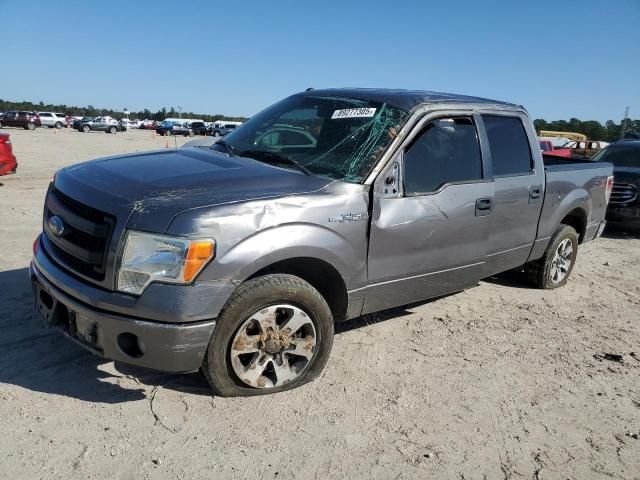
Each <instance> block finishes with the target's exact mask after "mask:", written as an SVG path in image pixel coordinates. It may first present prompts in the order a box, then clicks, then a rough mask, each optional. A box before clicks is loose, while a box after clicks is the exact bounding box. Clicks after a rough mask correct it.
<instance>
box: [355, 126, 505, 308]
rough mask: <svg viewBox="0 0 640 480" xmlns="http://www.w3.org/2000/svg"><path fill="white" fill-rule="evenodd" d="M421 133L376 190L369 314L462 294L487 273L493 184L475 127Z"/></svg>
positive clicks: (426, 128)
mask: <svg viewBox="0 0 640 480" xmlns="http://www.w3.org/2000/svg"><path fill="white" fill-rule="evenodd" d="M417 128H419V132H418V134H417V135H416V136H415V137H413V139H411V140H409V143H408V144H407V145H406V146H405V148H404V149H403V152H402V154H401V155H399V156H398V157H397V159H396V160H395V161H394V162H392V164H391V165H390V166H389V167H388V168H387V170H386V171H383V173H382V174H381V175H380V176H379V177H378V179H377V180H376V182H377V184H376V185H374V192H375V194H374V203H373V211H372V219H371V233H370V245H369V259H368V279H369V286H368V287H367V289H366V296H365V308H364V313H367V312H373V311H377V310H382V309H385V308H390V307H394V306H398V305H405V304H408V303H411V302H416V301H420V300H424V299H427V298H432V297H436V296H439V295H443V294H446V293H451V292H455V291H459V290H462V289H464V288H466V287H468V286H471V285H474V284H475V283H477V282H478V280H479V279H480V278H481V274H482V272H483V269H484V261H485V255H486V247H487V239H488V235H489V219H490V218H491V214H492V210H493V194H494V184H493V180H492V179H491V178H490V177H489V176H487V175H486V174H485V171H484V169H483V160H482V155H481V149H480V142H479V139H478V132H477V128H476V121H475V119H474V117H473V116H472V115H468V116H457V115H456V116H450V117H438V118H432V119H429V120H426V121H425V122H423V123H422V124H421V126H419V127H417ZM396 178H397V181H396V180H395V179H396Z"/></svg>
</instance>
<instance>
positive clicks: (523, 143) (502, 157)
mask: <svg viewBox="0 0 640 480" xmlns="http://www.w3.org/2000/svg"><path fill="white" fill-rule="evenodd" d="M482 120H483V121H484V126H485V128H486V129H487V137H489V148H490V149H491V159H492V161H493V174H494V175H497V176H499V175H526V174H528V173H531V170H532V169H533V158H532V157H531V149H530V148H529V139H528V138H527V132H526V131H525V129H524V125H522V121H521V120H520V119H519V118H518V117H502V116H498V115H482Z"/></svg>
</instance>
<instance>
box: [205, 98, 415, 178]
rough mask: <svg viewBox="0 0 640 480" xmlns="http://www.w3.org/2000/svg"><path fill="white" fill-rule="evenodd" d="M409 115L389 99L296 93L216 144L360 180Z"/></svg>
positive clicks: (322, 173)
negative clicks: (389, 102) (378, 100)
mask: <svg viewBox="0 0 640 480" xmlns="http://www.w3.org/2000/svg"><path fill="white" fill-rule="evenodd" d="M407 115H408V112H406V111H404V110H401V109H398V108H396V107H393V106H390V105H388V104H386V103H379V102H372V101H367V100H359V99H354V98H344V97H324V96H313V95H294V96H292V97H289V98H286V99H284V100H282V101H281V102H278V103H276V104H275V105H273V106H271V107H269V108H267V109H266V110H264V111H262V112H260V113H259V114H258V115H256V116H254V117H253V118H251V119H250V120H248V121H247V122H246V123H244V124H243V125H242V126H239V127H238V128H237V129H235V130H234V131H233V132H232V133H230V134H229V135H227V136H226V137H225V139H224V143H223V144H221V145H217V146H216V144H214V145H213V146H212V147H211V148H213V149H215V150H218V151H223V152H227V153H229V152H231V153H232V154H234V155H238V156H243V154H244V155H245V156H248V157H251V158H256V159H258V160H262V161H269V162H270V163H272V162H273V163H276V164H278V166H282V167H285V168H294V167H292V165H295V164H298V165H301V166H302V167H305V168H306V170H308V171H309V172H311V173H312V174H314V175H320V176H325V177H329V178H333V179H337V180H343V181H345V182H352V183H360V182H362V181H363V180H364V179H365V178H366V176H367V175H368V174H369V172H370V171H371V169H372V168H373V166H374V165H375V163H376V162H377V161H378V159H379V158H380V156H381V155H382V153H383V152H384V151H385V150H386V148H387V147H388V145H389V143H391V141H392V140H393V139H394V138H395V136H396V135H397V134H398V132H399V131H400V129H401V127H402V125H403V123H404V121H405V120H406V118H407ZM264 152H268V154H265V153H264ZM283 157H285V158H283ZM278 158H280V159H281V160H283V161H282V162H278Z"/></svg>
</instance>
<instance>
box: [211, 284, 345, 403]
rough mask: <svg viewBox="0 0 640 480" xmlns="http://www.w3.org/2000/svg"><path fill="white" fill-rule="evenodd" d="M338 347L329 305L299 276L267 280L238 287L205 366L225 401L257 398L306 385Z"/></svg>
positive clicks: (212, 339) (222, 316) (218, 327)
mask: <svg viewBox="0 0 640 480" xmlns="http://www.w3.org/2000/svg"><path fill="white" fill-rule="evenodd" d="M332 345H333V317H332V315H331V310H330V309H329V306H328V305H327V302H326V300H325V299H324V298H323V297H322V295H320V293H319V292H318V291H317V290H316V289H315V288H313V287H312V286H311V285H310V284H309V283H307V282H305V281H304V280H302V279H301V278H299V277H295V276H293V275H265V276H263V277H258V278H255V279H252V280H249V281H247V282H246V283H244V284H242V285H241V286H240V287H238V290H236V292H234V294H233V295H232V297H231V298H230V299H229V301H228V302H227V304H226V305H225V307H224V309H223V311H222V313H221V314H220V316H219V317H218V321H217V324H216V327H215V330H214V332H213V335H212V337H211V340H210V342H209V347H208V348H207V353H206V355H205V358H204V362H203V364H202V371H203V373H204V376H205V377H206V379H207V381H208V382H209V384H210V385H211V387H212V388H213V390H214V391H215V393H217V394H218V395H221V396H253V395H264V394H268V393H274V392H281V391H283V390H289V389H291V388H295V387H298V386H300V385H304V384H305V383H307V382H309V381H311V380H313V379H314V378H316V377H317V376H318V375H319V374H320V372H321V371H322V369H323V368H324V366H325V364H326V363H327V360H328V358H329V354H330V353H331V347H332Z"/></svg>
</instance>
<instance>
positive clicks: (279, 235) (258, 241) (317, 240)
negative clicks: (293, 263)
mask: <svg viewBox="0 0 640 480" xmlns="http://www.w3.org/2000/svg"><path fill="white" fill-rule="evenodd" d="M365 226H366V225H365V224H364V222H363V223H362V242H360V243H359V244H357V247H356V245H353V244H351V243H350V242H349V241H348V239H347V238H345V237H343V236H341V235H340V234H338V233H337V232H336V231H334V230H332V229H330V228H327V227H324V226H320V225H315V224H308V223H290V224H284V225H278V226H274V227H271V228H267V229H264V230H261V231H258V232H256V233H255V234H253V235H251V236H249V237H247V238H245V239H243V240H242V241H240V242H238V243H237V244H236V245H234V246H233V247H232V248H231V249H229V250H228V251H226V252H224V254H222V255H221V256H220V257H218V258H216V260H215V262H214V263H212V264H211V266H212V268H211V271H205V272H203V276H204V277H205V278H206V277H207V276H208V275H211V276H212V277H213V278H221V277H222V278H231V279H233V280H236V281H239V282H242V281H244V280H246V279H247V278H249V277H250V276H252V275H253V274H255V273H256V272H258V271H260V270H261V269H263V268H265V267H267V266H269V265H271V264H273V263H276V262H279V261H281V260H288V259H291V258H300V257H309V258H314V259H317V260H323V261H325V262H327V263H329V264H330V265H332V266H333V267H334V268H335V269H336V270H337V271H338V272H339V273H340V275H341V276H342V278H343V279H344V282H345V285H346V287H347V289H351V288H356V285H357V286H360V283H361V282H362V280H363V279H364V278H365V271H366V270H365V268H366V249H365V248H364V245H365V240H366V229H365ZM358 247H360V248H358Z"/></svg>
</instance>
